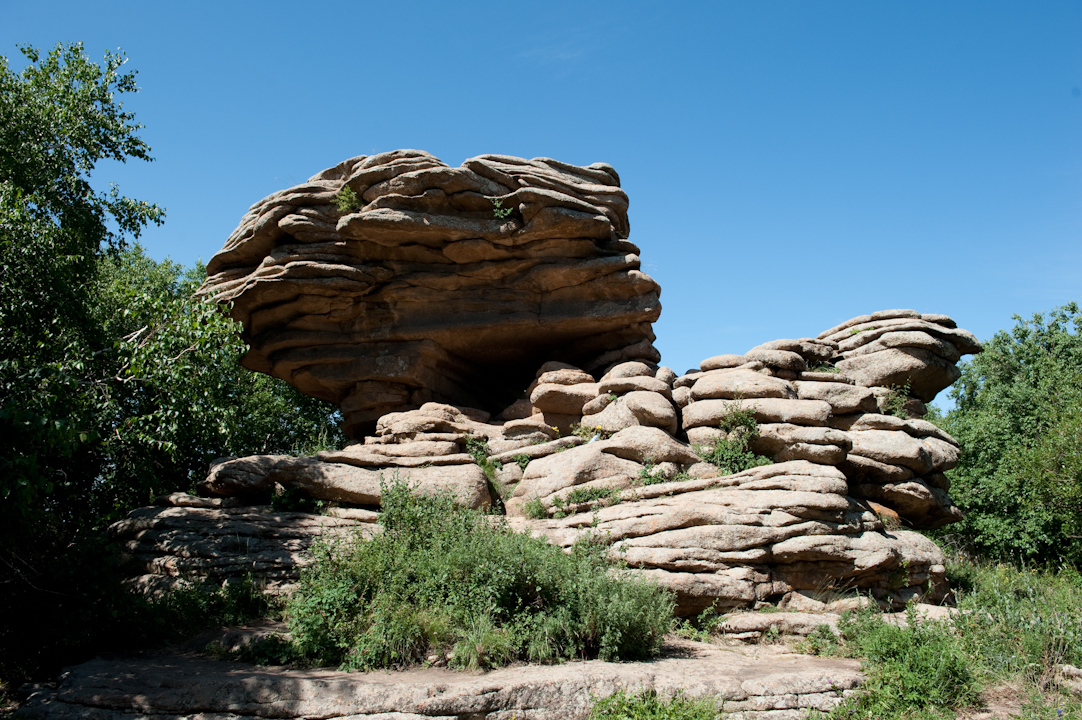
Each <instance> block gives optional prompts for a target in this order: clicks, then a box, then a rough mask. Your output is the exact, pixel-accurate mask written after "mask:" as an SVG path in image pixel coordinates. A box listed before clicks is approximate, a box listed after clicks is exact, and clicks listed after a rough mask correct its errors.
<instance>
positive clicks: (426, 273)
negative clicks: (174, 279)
mask: <svg viewBox="0 0 1082 720" xmlns="http://www.w3.org/2000/svg"><path fill="white" fill-rule="evenodd" d="M346 188H348V190H349V192H352V193H353V194H354V195H355V196H356V198H357V203H356V206H355V207H353V208H350V209H348V210H346V211H344V212H340V211H339V210H338V209H337V207H336V204H335V203H336V198H337V197H338V196H339V193H340V192H341V191H343V189H346ZM627 207H628V199H627V195H626V194H625V193H624V191H623V190H621V189H620V179H619V176H618V175H617V173H616V171H615V170H613V169H612V167H610V166H608V165H605V164H601V163H598V164H594V165H590V166H589V167H577V166H574V165H568V164H566V163H561V162H557V161H555V160H550V159H547V158H536V159H534V160H523V159H521V158H514V157H508V156H502V155H482V156H479V157H476V158H471V159H469V160H466V161H465V162H464V163H463V164H462V166H461V167H458V168H452V167H449V166H447V165H446V164H444V163H443V162H441V161H440V160H438V159H437V158H435V157H433V156H432V155H429V154H428V153H424V152H419V151H416V150H399V151H395V152H389V153H382V154H379V155H373V156H370V157H366V156H360V157H356V158H352V159H350V160H346V161H344V162H342V163H340V164H339V165H337V166H335V167H333V168H330V169H328V170H324V171H323V172H321V173H319V174H318V175H316V176H314V177H312V178H311V179H310V180H309V181H308V182H306V183H303V184H301V185H298V186H296V187H293V188H290V189H288V190H283V191H281V192H277V193H275V194H273V195H270V196H269V197H267V198H265V199H264V200H262V201H260V202H258V203H256V204H255V205H253V206H252V208H251V210H250V211H249V212H248V214H247V215H245V217H244V218H243V219H242V221H241V224H240V226H239V227H238V228H237V229H236V230H235V231H234V232H233V234H232V235H231V236H230V238H229V239H228V240H227V241H226V243H225V246H224V247H223V248H222V250H221V251H219V252H218V254H217V255H215V256H214V257H213V258H212V259H211V260H210V262H209V263H208V264H207V274H208V278H207V281H206V283H205V284H204V286H203V288H202V292H204V293H205V294H208V295H210V294H214V297H215V298H216V299H217V300H218V301H219V302H223V303H226V302H229V303H232V309H231V313H232V315H233V317H234V318H235V319H237V320H239V321H240V322H242V323H243V325H244V334H245V339H246V340H247V341H248V343H249V345H250V350H249V351H248V353H247V355H246V356H245V358H244V365H245V367H248V368H251V369H253V370H258V371H260V372H265V373H268V374H270V375H274V376H275V377H280V378H282V379H284V380H286V381H288V382H290V383H292V384H294V385H296V386H297V387H298V388H299V389H301V390H302V391H303V392H305V393H307V394H309V395H313V396H315V397H319V398H323V399H325V400H329V401H331V402H334V403H336V404H338V405H339V407H340V408H341V410H342V413H343V415H344V417H345V428H346V430H347V432H349V433H350V434H354V435H360V434H363V433H364V432H370V431H371V426H372V423H374V422H375V421H376V419H378V418H379V417H380V416H382V415H385V414H387V413H388V412H391V411H396V410H405V409H409V408H414V407H417V406H419V405H422V404H423V403H425V402H427V401H431V400H439V401H451V402H455V403H457V404H460V405H470V406H475V407H485V408H487V409H489V410H490V411H493V412H494V411H498V410H500V409H502V408H504V407H506V406H507V405H508V404H509V403H511V401H513V400H514V399H515V397H516V396H517V395H518V393H519V391H520V390H521V389H522V387H524V386H525V385H526V384H527V383H528V382H529V378H530V377H531V375H532V373H533V372H534V370H535V369H536V368H537V367H538V366H539V365H541V364H542V363H543V362H545V361H546V360H562V361H568V362H572V363H574V364H576V365H578V366H579V367H582V368H585V369H586V370H588V371H593V370H603V369H604V368H605V367H606V366H609V365H612V364H615V363H618V362H621V361H627V360H636V359H644V360H646V361H648V362H651V363H653V362H656V361H657V360H658V359H659V358H660V356H659V355H658V353H657V351H656V350H655V349H654V347H653V345H652V344H651V343H652V341H653V339H654V334H653V332H652V330H651V323H652V322H653V321H654V320H656V319H657V317H658V314H659V313H660V311H661V308H660V305H659V302H658V296H659V293H660V289H659V287H658V285H657V283H655V282H654V281H653V280H652V279H650V277H649V276H647V275H645V274H644V273H642V272H641V271H640V270H639V256H638V252H639V251H638V248H636V247H635V246H634V245H633V244H631V243H630V242H628V241H627V240H626V238H627V237H628V234H629V231H630V229H629V225H628V220H627ZM578 409H581V405H579V406H578ZM578 409H575V410H574V411H575V412H577V411H578ZM559 412H564V411H562V410H561V411H559Z"/></svg>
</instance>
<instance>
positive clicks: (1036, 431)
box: [942, 303, 1082, 565]
mask: <svg viewBox="0 0 1082 720" xmlns="http://www.w3.org/2000/svg"><path fill="white" fill-rule="evenodd" d="M1015 321H1016V322H1015V326H1014V328H1013V329H1012V330H1011V331H1010V332H1003V331H1001V332H999V333H997V334H996V335H995V337H993V338H992V340H991V341H990V342H988V343H986V344H985V349H984V352H983V353H982V354H980V355H978V356H977V357H976V358H974V359H973V360H971V361H969V362H967V363H964V364H963V365H962V377H961V379H960V380H959V381H958V382H957V383H956V384H955V385H954V387H953V388H952V390H951V395H952V397H953V398H954V400H955V403H956V406H955V408H954V409H953V410H952V411H951V412H950V413H948V414H947V416H946V418H945V419H943V420H942V424H943V426H944V428H945V429H946V430H947V431H948V432H950V433H951V434H952V435H954V437H955V438H956V439H957V440H959V442H960V443H961V445H962V457H961V461H960V463H959V465H958V467H957V468H955V469H954V470H952V471H951V472H950V473H948V475H949V477H950V479H951V496H952V497H953V498H954V500H955V502H956V503H957V504H958V505H959V507H961V508H962V509H963V511H965V513H966V519H965V520H964V521H963V522H962V523H960V524H958V525H953V526H951V527H950V529H949V530H947V531H945V533H944V534H949V535H952V536H954V537H955V538H957V539H959V540H960V541H962V542H963V543H964V544H966V545H968V546H969V547H970V548H971V549H973V550H975V551H976V552H978V553H980V554H983V555H987V556H989V557H992V558H995V559H1014V560H1016V561H1031V562H1032V561H1036V562H1042V563H1047V562H1059V561H1062V560H1065V561H1069V562H1071V563H1074V564H1076V565H1079V564H1080V563H1082V312H1080V310H1079V307H1078V305H1077V304H1075V303H1070V304H1068V305H1065V306H1063V307H1060V308H1056V309H1054V310H1052V311H1051V312H1049V313H1047V314H1036V315H1034V316H1033V317H1032V319H1030V320H1023V319H1022V318H1021V317H1017V316H1016V317H1015Z"/></svg>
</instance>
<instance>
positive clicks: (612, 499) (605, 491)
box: [552, 486, 620, 518]
mask: <svg viewBox="0 0 1082 720" xmlns="http://www.w3.org/2000/svg"><path fill="white" fill-rule="evenodd" d="M593 502H604V503H605V505H606V506H609V505H616V504H618V503H619V502H620V489H619V488H615V487H601V486H595V487H589V488H583V487H577V488H574V489H572V490H571V492H569V493H567V494H566V495H564V496H563V497H559V496H557V497H555V498H553V500H552V506H553V507H555V508H556V517H558V518H560V517H567V516H568V515H574V514H575V513H576V512H578V510H577V509H574V506H575V505H582V504H584V503H593Z"/></svg>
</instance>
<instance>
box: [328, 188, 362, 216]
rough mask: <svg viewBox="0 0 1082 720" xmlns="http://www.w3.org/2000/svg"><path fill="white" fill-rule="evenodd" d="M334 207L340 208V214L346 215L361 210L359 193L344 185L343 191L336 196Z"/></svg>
mask: <svg viewBox="0 0 1082 720" xmlns="http://www.w3.org/2000/svg"><path fill="white" fill-rule="evenodd" d="M334 205H335V207H336V208H338V212H340V213H346V212H349V211H351V210H360V209H361V199H360V198H359V197H357V193H355V192H354V191H353V188H351V187H350V186H349V185H343V186H342V189H341V190H339V191H338V194H336V195H335V196H334Z"/></svg>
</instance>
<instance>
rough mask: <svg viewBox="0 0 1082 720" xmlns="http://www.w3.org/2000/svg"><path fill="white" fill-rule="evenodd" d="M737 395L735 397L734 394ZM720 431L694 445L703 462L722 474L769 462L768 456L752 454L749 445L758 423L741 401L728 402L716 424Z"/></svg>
mask: <svg viewBox="0 0 1082 720" xmlns="http://www.w3.org/2000/svg"><path fill="white" fill-rule="evenodd" d="M738 399H739V398H738ZM718 429H719V430H720V431H721V433H720V434H718V435H717V436H715V437H714V438H713V439H712V441H711V442H712V443H713V444H712V445H698V446H696V448H695V451H696V452H697V453H698V454H699V457H700V458H702V459H703V460H704V461H705V462H708V463H710V464H711V465H714V466H716V467H717V468H718V469H719V470H721V471H722V472H723V473H725V474H726V475H732V474H735V473H738V472H743V471H745V470H750V469H751V468H753V467H759V466H761V465H772V464H773V461H772V460H771V459H770V458H767V457H763V456H762V455H756V454H755V453H754V452H752V451H751V450H750V449H749V447H750V445H751V443H753V442H754V441H755V440H758V439H759V423H758V422H756V420H755V409H754V408H751V407H744V406H743V403H737V404H736V405H733V406H730V407H729V409H728V410H726V411H725V412H724V413H723V414H722V417H721V421H720V422H719V424H718Z"/></svg>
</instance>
